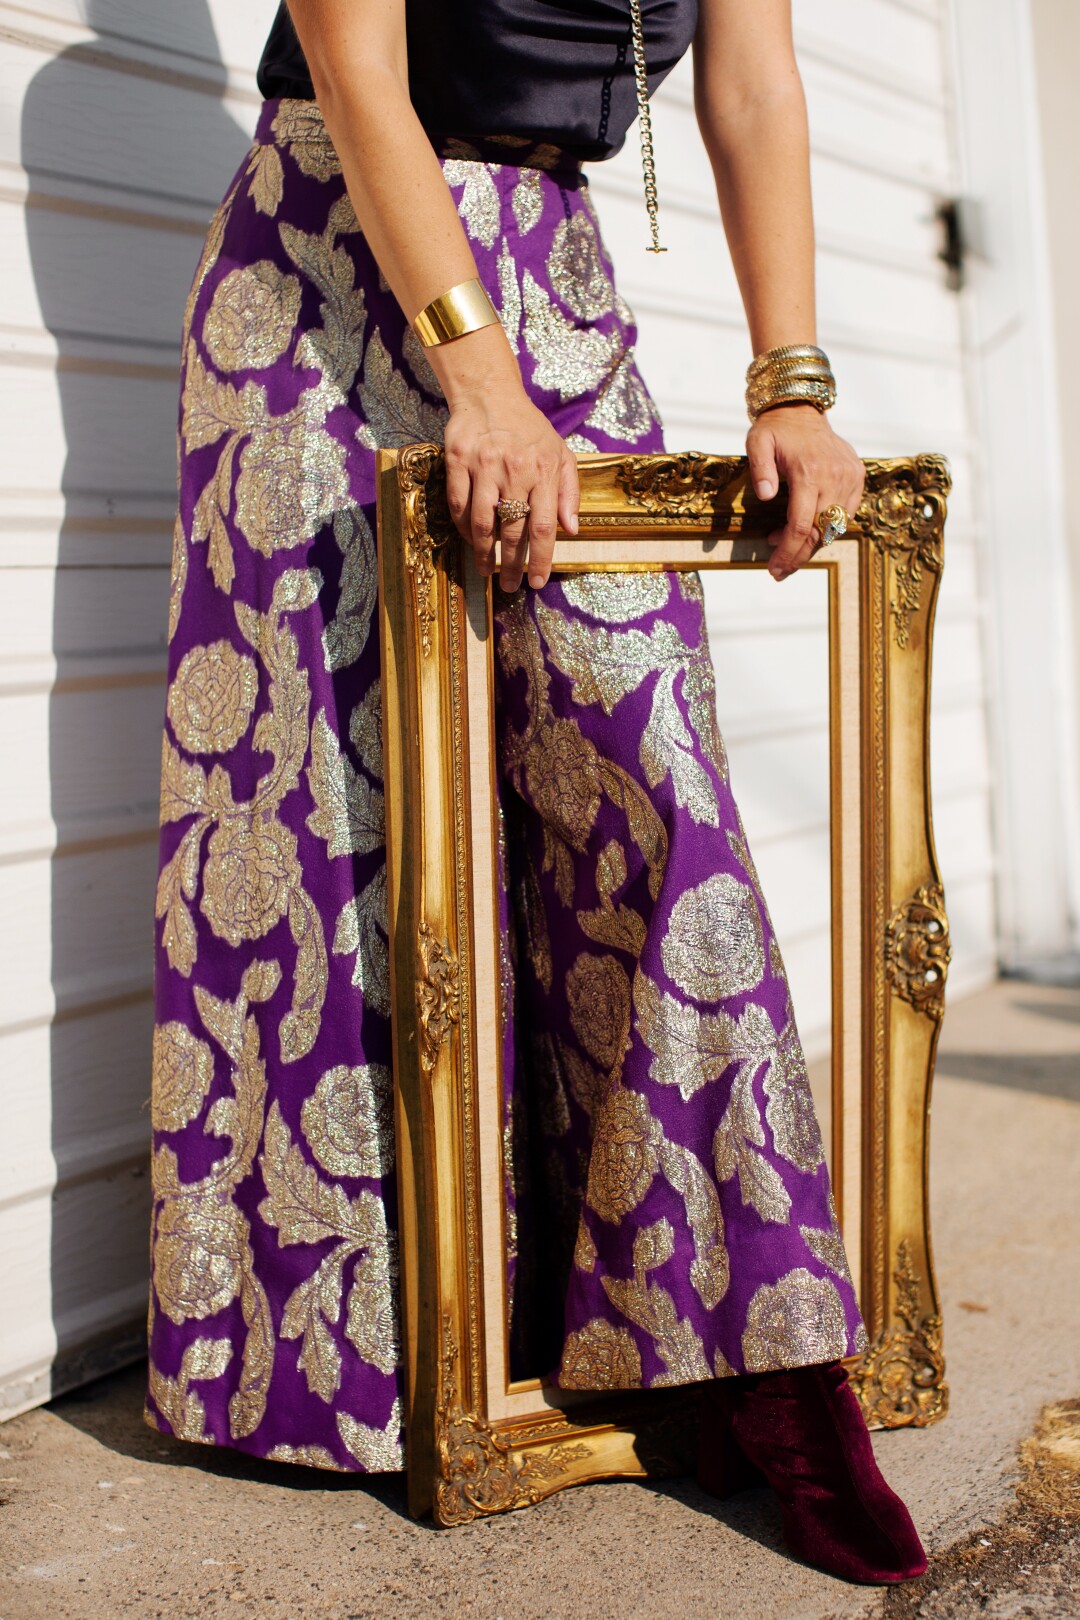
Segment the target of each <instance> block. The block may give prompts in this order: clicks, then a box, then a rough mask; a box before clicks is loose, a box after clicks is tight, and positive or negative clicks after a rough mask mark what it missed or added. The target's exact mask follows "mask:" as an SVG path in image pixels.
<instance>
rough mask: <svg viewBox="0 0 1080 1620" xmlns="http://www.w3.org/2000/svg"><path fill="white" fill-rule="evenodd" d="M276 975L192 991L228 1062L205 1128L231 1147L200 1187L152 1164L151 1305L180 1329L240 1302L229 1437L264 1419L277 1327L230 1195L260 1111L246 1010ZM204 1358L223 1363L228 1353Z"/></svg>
mask: <svg viewBox="0 0 1080 1620" xmlns="http://www.w3.org/2000/svg"><path fill="white" fill-rule="evenodd" d="M280 979H281V971H280V968H279V967H278V964H277V963H276V962H272V961H258V962H254V963H252V964H251V965H250V966H249V967H248V968H247V970H246V971H245V973H244V976H243V980H242V982H241V989H240V995H239V997H238V998H237V999H236V1001H232V1002H226V1001H220V1000H219V999H218V998H217V997H216V996H212V995H211V994H210V993H209V991H206V990H203V989H202V988H196V991H195V1004H196V1007H197V1008H198V1011H199V1016H200V1017H201V1019H202V1021H203V1023H204V1025H205V1026H206V1029H207V1031H208V1033H209V1034H210V1035H211V1036H212V1037H213V1039H214V1040H215V1041H217V1042H218V1044H219V1045H220V1046H221V1047H222V1048H223V1050H224V1051H225V1053H226V1055H227V1056H228V1058H229V1059H230V1062H231V1065H232V1070H231V1077H232V1093H231V1095H230V1094H224V1095H222V1096H220V1097H218V1099H217V1101H216V1102H215V1103H214V1104H213V1106H212V1108H211V1109H210V1110H209V1112H208V1113H207V1116H206V1120H205V1124H204V1130H205V1132H206V1133H207V1135H209V1136H213V1137H220V1138H228V1139H229V1141H230V1147H229V1149H228V1150H227V1151H226V1152H225V1153H224V1154H223V1155H222V1157H221V1158H219V1159H218V1160H217V1161H216V1162H215V1163H214V1164H213V1165H212V1166H211V1168H210V1170H209V1171H208V1172H207V1174H206V1175H204V1176H202V1177H200V1178H199V1179H198V1180H196V1181H191V1182H185V1181H181V1179H180V1173H179V1165H178V1161H177V1156H176V1153H175V1151H174V1150H173V1148H171V1147H167V1146H164V1145H163V1146H159V1147H158V1148H157V1151H156V1152H155V1154H154V1158H153V1165H152V1170H153V1188H154V1227H153V1233H154V1237H153V1244H152V1259H153V1264H152V1283H153V1298H154V1300H156V1302H157V1304H158V1305H159V1306H160V1308H161V1310H162V1311H163V1312H164V1314H165V1315H166V1316H167V1317H168V1318H169V1320H170V1321H171V1322H173V1323H175V1324H177V1325H180V1324H182V1323H184V1322H187V1321H192V1320H194V1321H204V1320H205V1319H206V1318H207V1317H210V1316H215V1315H217V1314H218V1313H219V1312H221V1311H223V1310H225V1309H226V1307H227V1306H229V1305H231V1304H232V1302H233V1300H234V1299H237V1298H239V1301H240V1306H241V1311H242V1314H243V1319H244V1324H245V1328H246V1337H245V1341H244V1351H243V1361H242V1368H241V1372H240V1375H239V1378H238V1381H237V1385H236V1388H235V1390H234V1392H233V1394H232V1397H231V1399H230V1401H229V1430H230V1433H231V1435H232V1436H233V1438H234V1439H235V1438H240V1437H242V1436H244V1435H248V1434H251V1433H252V1432H253V1430H255V1429H256V1428H257V1427H258V1425H259V1423H260V1422H261V1421H262V1416H263V1413H264V1411H265V1408H266V1391H267V1388H268V1385H269V1382H270V1374H271V1370H272V1368H273V1360H274V1329H273V1322H272V1321H271V1317H270V1306H269V1302H268V1301H267V1298H266V1292H265V1290H264V1288H263V1286H262V1284H261V1282H260V1281H259V1279H258V1277H257V1276H256V1275H255V1269H254V1257H253V1255H252V1251H251V1241H250V1227H249V1225H248V1221H247V1217H246V1216H245V1215H244V1213H243V1211H242V1210H241V1209H240V1208H239V1206H238V1205H236V1204H235V1203H233V1202H231V1198H232V1195H233V1193H234V1192H235V1189H236V1187H237V1186H238V1185H239V1183H240V1182H241V1181H242V1180H244V1178H245V1177H246V1176H248V1175H249V1174H250V1173H251V1168H252V1165H253V1163H254V1160H255V1154H256V1151H257V1150H258V1145H259V1138H260V1136H261V1133H262V1127H263V1117H264V1110H265V1107H266V1065H265V1063H264V1062H263V1059H262V1055H261V1051H260V1044H259V1029H258V1024H257V1023H256V1020H255V1017H254V1015H253V1014H251V1013H250V1012H249V1011H248V1007H249V1004H250V1003H251V1002H259V1001H266V1000H268V999H269V997H270V996H272V995H273V993H274V991H275V990H276V988H277V986H278V984H279V982H280ZM189 1348H190V1347H189ZM207 1354H208V1355H210V1354H212V1355H213V1356H215V1357H219V1356H223V1355H224V1352H222V1351H217V1350H215V1351H213V1352H210V1351H208V1352H207ZM227 1359H228V1358H226V1360H227ZM222 1371H224V1367H222ZM198 1376H209V1375H200V1374H198V1373H195V1372H190V1371H189V1377H198ZM213 1376H220V1374H214V1375H213ZM182 1380H183V1369H181V1381H182ZM163 1393H167V1391H164V1390H163Z"/></svg>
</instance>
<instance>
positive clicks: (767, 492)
mask: <svg viewBox="0 0 1080 1620" xmlns="http://www.w3.org/2000/svg"><path fill="white" fill-rule="evenodd" d="M754 494H755V495H756V496H757V498H758V500H759V501H771V500H772V498H773V496H774V495H775V494H776V485H775V484H772V483H770V482H769V480H768V479H767V478H763V479H762V481H761V483H760V484H755V485H754Z"/></svg>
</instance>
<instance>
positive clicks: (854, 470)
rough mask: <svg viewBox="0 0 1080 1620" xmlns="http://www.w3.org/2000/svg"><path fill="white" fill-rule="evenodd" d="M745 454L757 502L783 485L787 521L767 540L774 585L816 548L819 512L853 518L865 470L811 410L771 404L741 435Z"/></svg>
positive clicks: (856, 509)
mask: <svg viewBox="0 0 1080 1620" xmlns="http://www.w3.org/2000/svg"><path fill="white" fill-rule="evenodd" d="M746 453H747V455H748V456H749V458H750V477H751V480H752V482H753V485H754V494H755V495H756V496H757V497H758V499H759V500H761V501H769V500H772V498H773V496H774V495H775V494H776V492H777V490H778V489H779V488H780V481H781V479H783V480H784V481H785V482H786V483H787V487H788V508H787V522H786V523H785V524H784V527H783V528H782V529H777V530H776V532H775V533H774V534H770V535H769V536H768V541H769V544H770V545H771V546H774V547H775V548H776V549H775V550H774V552H773V554H772V557H771V558H770V560H769V573H770V574H771V575H772V576H773V578H774V579H776V580H781V579H787V577H788V575H789V574H793V573H794V572H795V570H796V569H797V568H801V566H802V564H803V563H804V562H806V560H807V558H808V557H810V556H812V555H813V553H814V551H815V549H816V548H817V546H818V545H819V544H820V541H821V533H820V530H819V529H818V528H817V527H816V524H815V519H816V518H817V515H818V513H819V512H820V511H821V510H822V509H823V508H824V507H826V506H842V507H843V508H844V510H845V512H847V514H848V516H849V517H854V515H855V513H856V512H857V511H858V509H859V502H860V501H861V500H862V492H863V483H864V480H865V470H864V468H863V464H862V462H861V461H860V460H859V458H858V456H857V455H856V454H855V452H854V450H853V449H852V448H851V445H850V444H848V442H847V440H846V439H841V438H840V437H839V436H838V435H837V434H836V433H834V432H833V430H832V428H831V426H830V425H829V422H828V420H827V418H826V417H825V416H824V415H823V414H822V413H821V412H819V411H817V410H815V409H814V407H813V406H812V405H776V406H774V407H773V408H772V409H771V410H768V411H763V412H762V413H761V415H760V416H759V417H758V418H757V420H756V422H755V423H754V424H753V426H752V427H751V429H750V432H749V433H748V434H747V436H746Z"/></svg>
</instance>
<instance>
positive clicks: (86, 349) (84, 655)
mask: <svg viewBox="0 0 1080 1620" xmlns="http://www.w3.org/2000/svg"><path fill="white" fill-rule="evenodd" d="M271 9H272V8H271V7H270V4H269V0H268V3H267V11H268V13H269V11H270V10H271ZM86 20H87V22H88V23H89V25H90V26H91V27H92V28H94V29H95V30H96V33H97V38H96V39H93V40H89V39H88V40H87V41H86V42H85V43H79V44H77V45H74V46H72V47H71V48H70V49H68V50H67V51H64V52H63V53H61V54H60V55H59V56H57V57H55V58H53V59H51V60H50V61H49V62H48V64H47V65H46V66H45V67H44V68H42V70H41V71H40V72H39V73H38V74H37V76H36V77H35V78H34V80H33V82H32V83H31V85H30V87H29V90H28V92H27V95H26V100H25V103H24V108H23V120H22V161H23V164H24V166H25V169H26V171H27V174H28V177H29V187H30V192H31V199H30V205H29V206H28V209H27V213H26V226H27V233H28V237H29V246H30V254H31V263H32V266H33V274H34V278H35V282H36V286H37V293H38V298H39V301H40V306H41V310H42V313H43V318H44V323H45V326H46V327H47V329H48V331H49V332H50V333H51V334H52V336H53V338H54V339H55V342H56V345H57V349H58V353H59V359H58V368H57V386H58V391H59V401H60V412H61V418H62V433H63V443H62V445H56V446H55V449H54V451H53V454H52V455H51V456H50V455H49V454H48V453H47V449H46V447H44V446H43V462H44V464H45V466H46V468H48V469H51V470H48V471H47V472H46V493H48V491H49V489H50V487H51V488H52V489H55V488H56V486H57V483H58V484H59V489H60V492H61V494H62V497H63V516H62V519H61V523H60V530H59V544H58V553H57V558H56V561H57V571H56V576H55V596H54V609H53V643H52V645H53V650H54V654H55V658H56V680H55V685H54V687H53V689H52V692H51V695H50V706H49V768H50V796H51V814H52V817H53V819H54V822H55V825H56V829H57V849H56V854H55V857H54V859H53V863H52V871H51V910H52V915H51V938H52V986H53V992H54V997H55V1016H54V1018H53V1021H52V1025H51V1030H50V1045H49V1061H50V1067H51V1104H52V1148H53V1152H54V1155H55V1159H56V1167H57V1180H56V1188H55V1191H54V1193H53V1196H52V1235H51V1290H52V1323H53V1327H54V1329H55V1332H56V1336H57V1340H58V1352H57V1356H56V1360H55V1363H54V1369H53V1381H52V1389H53V1391H54V1392H56V1391H57V1390H60V1389H64V1388H70V1387H71V1386H72V1385H74V1384H76V1383H79V1382H82V1381H83V1380H85V1379H86V1378H88V1377H92V1376H94V1374H95V1373H97V1372H100V1371H102V1370H104V1369H105V1368H106V1367H109V1366H112V1365H116V1364H118V1363H119V1362H121V1361H123V1360H126V1359H131V1358H132V1357H134V1356H136V1355H139V1354H142V1353H143V1352H144V1348H145V1344H144V1328H143V1324H144V1323H145V1316H146V1262H147V1244H148V1218H149V1173H148V1155H149V1105H148V1099H149V1093H150V1047H151V1029H152V1022H153V1006H152V937H153V936H152V928H153V895H154V880H155V874H156V855H157V810H158V803H157V800H158V770H159V765H160V757H161V740H160V731H161V725H162V718H163V710H164V666H165V640H166V637H165V632H166V602H167V594H168V571H169V562H170V551H171V531H172V520H173V509H174V504H175V490H176V472H175V466H176V460H175V457H176V438H175V436H176V417H177V362H178V354H179V337H180V327H181V320H182V314H183V306H184V301H185V298H186V295H187V291H188V287H189V285H190V281H191V277H192V274H193V272H194V268H195V264H196V262H197V259H198V256H199V251H200V248H201V245H202V238H203V234H204V232H205V227H206V222H207V221H208V220H209V218H210V215H211V214H212V213H213V211H214V209H215V208H216V206H217V204H218V201H219V199H220V197H221V196H222V194H223V192H224V190H225V188H226V185H227V183H228V180H229V178H230V176H231V175H232V173H233V172H234V170H235V168H236V166H237V164H238V162H239V161H240V158H241V157H242V155H243V153H244V151H245V149H246V147H247V145H248V144H249V138H248V135H247V133H246V131H245V130H244V129H243V128H242V127H241V126H240V125H239V124H238V123H237V122H236V120H235V119H234V118H232V117H231V116H230V115H229V113H228V112H227V110H226V108H225V107H224V105H223V104H222V97H223V94H224V88H225V80H226V75H225V69H224V66H223V64H222V61H221V58H220V54H219V50H218V42H217V37H216V34H215V30H214V26H213V22H212V19H211V14H210V11H209V9H208V6H207V4H206V3H205V0H185V3H184V5H183V6H177V5H176V4H175V3H174V0H87V3H86ZM268 21H269V17H268ZM132 43H135V44H136V45H138V46H142V47H145V46H146V45H153V46H156V47H158V49H157V50H152V51H145V50H139V51H137V52H135V53H134V55H133V54H132V53H131V45H132ZM144 58H146V59H148V61H149V66H148V67H144ZM113 63H115V64H116V65H115V66H113V65H111V64H113ZM53 431H55V430H53ZM50 436H51V435H50ZM44 1194H45V1196H47V1189H45V1190H44Z"/></svg>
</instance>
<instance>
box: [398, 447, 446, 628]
mask: <svg viewBox="0 0 1080 1620" xmlns="http://www.w3.org/2000/svg"><path fill="white" fill-rule="evenodd" d="M441 464H442V451H441V450H440V448H439V446H438V445H437V444H417V445H410V446H409V448H408V449H406V450H403V451H402V452H401V460H400V462H399V469H400V470H399V473H398V482H399V488H400V490H401V501H402V515H403V520H404V521H403V525H402V526H403V529H404V539H405V566H406V568H407V569H408V572H409V579H410V581H411V583H412V593H413V607H414V611H415V613H416V622H417V626H418V629H419V632H420V646H421V648H422V650H423V654H424V657H425V658H427V657H428V656H429V654H430V653H431V649H432V646H433V645H434V643H433V640H432V635H431V631H432V626H433V625H434V623H435V602H434V584H435V552H436V551H437V550H439V548H440V547H442V546H444V545H445V544H446V542H447V540H448V539H449V538H450V536H451V534H452V533H453V532H455V531H454V526H453V523H452V522H451V519H450V512H449V509H448V508H447V505H446V495H445V486H444V484H443V481H442V479H441V478H439V479H432V477H431V475H432V473H433V472H434V470H435V468H436V467H437V466H441Z"/></svg>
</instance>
